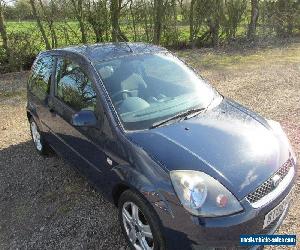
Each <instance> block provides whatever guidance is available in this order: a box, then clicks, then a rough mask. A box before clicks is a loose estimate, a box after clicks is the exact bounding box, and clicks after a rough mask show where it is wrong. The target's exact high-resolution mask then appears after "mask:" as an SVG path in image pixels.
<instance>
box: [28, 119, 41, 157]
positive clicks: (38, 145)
mask: <svg viewBox="0 0 300 250" xmlns="http://www.w3.org/2000/svg"><path fill="white" fill-rule="evenodd" d="M30 128H31V135H32V139H33V142H34V145H35V147H36V149H37V150H38V151H42V149H43V145H42V142H41V135H40V132H39V131H38V129H37V125H36V123H35V122H34V121H33V122H31V124H30Z"/></svg>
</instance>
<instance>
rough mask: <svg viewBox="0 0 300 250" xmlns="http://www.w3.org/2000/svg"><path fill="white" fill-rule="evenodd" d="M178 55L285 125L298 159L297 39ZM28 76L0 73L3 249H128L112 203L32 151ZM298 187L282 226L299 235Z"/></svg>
mask: <svg viewBox="0 0 300 250" xmlns="http://www.w3.org/2000/svg"><path fill="white" fill-rule="evenodd" d="M175 53H177V54H178V55H179V56H180V57H181V58H183V59H184V60H185V61H186V62H188V63H190V64H191V65H192V66H193V67H195V68H196V69H197V70H198V71H200V72H201V73H202V75H203V76H205V77H206V78H207V79H208V80H209V81H210V82H211V83H212V84H213V85H214V86H215V87H216V88H217V89H218V91H219V92H221V93H222V94H224V95H225V96H228V97H231V98H233V99H235V100H236V101H238V102H240V103H242V104H244V105H245V106H247V107H249V108H250V109H252V110H254V111H257V112H258V113H260V114H262V115H263V116H265V117H267V118H270V119H274V120H277V121H279V122H281V124H282V126H283V127H284V129H285V130H286V132H287V134H288V137H289V139H290V140H291V143H292V144H293V146H294V149H295V151H296V154H297V156H298V159H299V158H300V42H299V41H298V42H297V41H296V42H293V43H289V44H285V45H284V46H270V47H266V48H264V49H245V50H239V51H237V50H233V49H227V50H224V49H223V50H222V49H219V50H212V49H195V50H182V51H175ZM27 75H28V73H27V72H21V73H12V74H6V75H1V76H0V138H1V141H0V169H1V171H0V197H1V198H0V199H1V202H0V211H1V213H0V248H1V249H16V248H24V249H57V248H60V249H61V248H65V249H75V248H77V249H82V248H84V249H86V248H91V249H125V248H126V244H125V241H124V239H123V236H122V235H121V232H120V229H119V226H118V222H117V219H116V215H117V211H116V209H115V208H114V206H113V205H112V204H110V203H108V202H107V201H105V200H104V199H103V197H102V196H101V195H100V194H98V193H96V192H95V191H94V189H93V188H92V187H90V185H89V184H88V183H87V181H86V180H85V179H84V178H83V177H81V176H79V175H78V174H77V173H76V172H75V171H74V170H73V169H72V168H71V167H69V165H68V164H66V163H64V162H63V161H62V160H61V159H59V158H57V157H51V158H42V157H40V156H38V155H37V154H36V153H35V150H34V148H33V146H32V144H31V141H30V135H29V128H28V124H27V120H26V114H25V105H26V94H25V82H26V80H25V79H26V77H27ZM299 192H300V182H299V180H298V182H297V185H296V192H295V197H294V200H293V203H292V206H291V208H290V212H289V215H288V217H287V218H286V219H285V221H284V224H283V225H282V226H281V228H280V230H279V233H282V234H297V238H298V239H299V238H300V221H299V217H300V210H299V207H300V195H299ZM299 248H300V245H298V246H297V247H295V248H294V249H299ZM277 249H283V248H282V247H278V248H277Z"/></svg>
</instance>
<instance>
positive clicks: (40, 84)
mask: <svg viewBox="0 0 300 250" xmlns="http://www.w3.org/2000/svg"><path fill="white" fill-rule="evenodd" d="M53 62H54V61H53V57H52V56H44V57H42V58H40V59H38V60H37V61H36V62H35V64H34V65H33V67H32V73H31V77H30V79H29V89H30V91H31V93H32V94H33V95H35V96H36V97H38V98H39V99H40V100H44V99H45V98H46V96H47V95H48V94H49V91H50V79H51V73H52V68H53Z"/></svg>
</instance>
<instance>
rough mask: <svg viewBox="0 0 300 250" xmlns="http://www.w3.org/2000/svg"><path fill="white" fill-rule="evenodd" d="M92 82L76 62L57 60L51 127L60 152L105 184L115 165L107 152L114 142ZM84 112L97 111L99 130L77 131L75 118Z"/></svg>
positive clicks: (87, 128) (66, 59)
mask: <svg viewBox="0 0 300 250" xmlns="http://www.w3.org/2000/svg"><path fill="white" fill-rule="evenodd" d="M91 79H92V77H90V76H89V75H88V73H87V70H85V69H84V67H83V66H82V65H81V64H80V63H78V62H76V61H75V60H74V59H70V58H63V57H59V58H57V64H56V72H55V79H54V81H53V82H54V93H53V95H52V99H51V101H50V105H49V106H50V109H51V111H52V113H53V114H54V115H53V119H52V122H51V123H50V124H49V126H50V130H51V132H52V133H53V134H54V135H55V137H56V141H55V142H54V143H55V144H56V146H55V148H56V150H57V151H58V152H59V153H60V154H61V155H62V156H63V157H64V158H66V159H67V160H69V161H70V162H71V163H72V164H74V165H75V166H76V167H77V168H79V170H80V171H81V172H83V173H84V174H86V175H88V176H90V177H92V178H94V177H97V178H96V179H97V181H100V183H104V182H103V179H105V178H106V177H107V176H108V175H109V174H110V173H109V170H110V168H109V166H110V164H108V162H109V163H111V164H112V162H110V161H107V158H108V157H107V155H106V153H105V150H104V148H105V144H106V143H107V141H109V140H111V139H112V138H109V136H108V135H107V133H103V126H102V124H103V121H104V114H103V111H102V108H101V103H100V100H99V95H98V94H97V92H96V88H95V83H93V82H92V80H91ZM80 110H91V111H93V112H94V113H95V116H96V118H97V120H98V123H99V126H96V127H74V126H73V125H72V124H71V119H72V116H73V115H74V114H75V113H77V112H79V111H80ZM99 178H100V179H99Z"/></svg>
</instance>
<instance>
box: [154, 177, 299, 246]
mask: <svg viewBox="0 0 300 250" xmlns="http://www.w3.org/2000/svg"><path fill="white" fill-rule="evenodd" d="M296 176H297V174H295V176H294V178H293V180H292V181H291V182H290V184H289V185H288V186H287V188H286V189H285V190H284V191H283V192H282V193H281V194H280V195H279V196H278V197H277V198H276V199H274V200H273V201H272V202H271V203H269V204H267V205H265V206H262V207H260V208H253V207H252V206H251V204H250V203H249V202H248V201H247V200H246V199H243V200H242V201H241V204H242V206H243V207H244V211H243V212H241V213H238V214H234V215H231V216H224V217H218V218H201V217H197V216H193V215H191V214H189V213H188V212H187V211H186V210H185V209H184V208H183V207H182V206H181V205H180V204H178V203H177V202H176V201H175V200H174V201H172V200H171V199H168V204H167V206H166V207H168V208H169V210H168V209H161V207H160V206H154V207H155V209H156V211H157V213H158V215H159V217H160V218H161V221H162V224H163V226H164V235H165V237H166V241H167V247H168V249H195V250H196V249H208V250H209V249H259V246H253V247H251V248H249V247H241V246H240V244H239V243H240V235H241V234H273V233H274V232H275V231H276V230H277V229H278V228H279V226H280V225H281V224H282V222H283V220H284V218H285V217H286V215H287V213H288V209H289V208H288V207H287V209H286V210H285V211H284V212H283V214H282V215H281V216H279V217H278V218H277V219H276V220H275V221H273V222H272V223H271V224H270V225H268V226H267V227H266V228H263V224H264V218H265V215H266V214H267V213H268V212H269V211H271V210H272V209H273V208H274V207H276V206H277V205H278V204H279V203H280V202H281V201H282V200H283V199H284V198H285V197H286V196H287V195H288V194H289V192H291V189H292V188H293V185H294V182H295V179H296Z"/></svg>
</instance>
